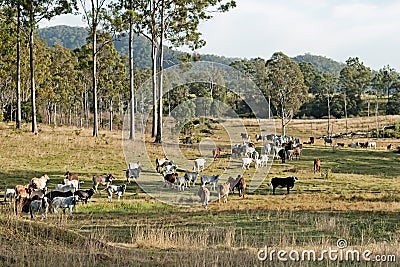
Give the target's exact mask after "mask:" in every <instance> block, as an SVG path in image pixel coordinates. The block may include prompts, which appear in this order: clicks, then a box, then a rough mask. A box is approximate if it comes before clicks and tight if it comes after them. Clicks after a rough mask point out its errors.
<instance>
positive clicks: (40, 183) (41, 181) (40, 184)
mask: <svg viewBox="0 0 400 267" xmlns="http://www.w3.org/2000/svg"><path fill="white" fill-rule="evenodd" d="M48 180H49V176H47V174H43V175H42V176H41V177H40V178H36V177H34V178H32V179H31V181H30V182H29V188H31V189H44V188H45V187H46V184H47V181H48Z"/></svg>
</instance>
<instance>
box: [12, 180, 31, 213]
mask: <svg viewBox="0 0 400 267" xmlns="http://www.w3.org/2000/svg"><path fill="white" fill-rule="evenodd" d="M30 192H31V189H30V188H29V184H27V185H16V186H15V202H14V205H15V206H14V209H15V215H17V214H18V211H19V210H20V211H23V210H24V207H25V208H26V206H27V205H28V207H29V204H30V199H29V194H30ZM28 211H29V209H28Z"/></svg>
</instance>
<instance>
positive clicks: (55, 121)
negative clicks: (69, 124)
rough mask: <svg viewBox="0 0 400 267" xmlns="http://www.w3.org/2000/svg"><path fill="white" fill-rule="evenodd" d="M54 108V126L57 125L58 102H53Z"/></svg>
mask: <svg viewBox="0 0 400 267" xmlns="http://www.w3.org/2000/svg"><path fill="white" fill-rule="evenodd" d="M53 110H54V118H53V119H54V121H53V124H54V127H56V126H57V103H54V104H53Z"/></svg>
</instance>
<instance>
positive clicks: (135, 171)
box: [125, 162, 142, 184]
mask: <svg viewBox="0 0 400 267" xmlns="http://www.w3.org/2000/svg"><path fill="white" fill-rule="evenodd" d="M131 164H132V163H129V168H128V169H127V170H126V172H125V176H126V181H127V182H128V184H130V183H131V181H130V179H131V178H133V180H134V181H135V182H136V180H137V179H138V178H139V175H140V172H141V171H142V168H141V167H140V163H139V162H137V164H138V165H135V166H133V165H132V166H131ZM133 164H135V163H133Z"/></svg>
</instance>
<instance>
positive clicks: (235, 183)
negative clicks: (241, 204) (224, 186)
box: [228, 175, 246, 197]
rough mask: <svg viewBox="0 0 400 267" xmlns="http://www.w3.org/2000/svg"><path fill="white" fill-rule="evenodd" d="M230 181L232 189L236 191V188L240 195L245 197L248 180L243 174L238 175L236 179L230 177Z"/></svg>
mask: <svg viewBox="0 0 400 267" xmlns="http://www.w3.org/2000/svg"><path fill="white" fill-rule="evenodd" d="M228 182H229V184H230V189H231V190H232V193H235V188H237V189H238V191H239V197H244V192H245V190H246V180H245V179H244V177H243V176H241V175H238V176H237V178H236V179H234V178H232V177H229V178H228Z"/></svg>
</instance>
